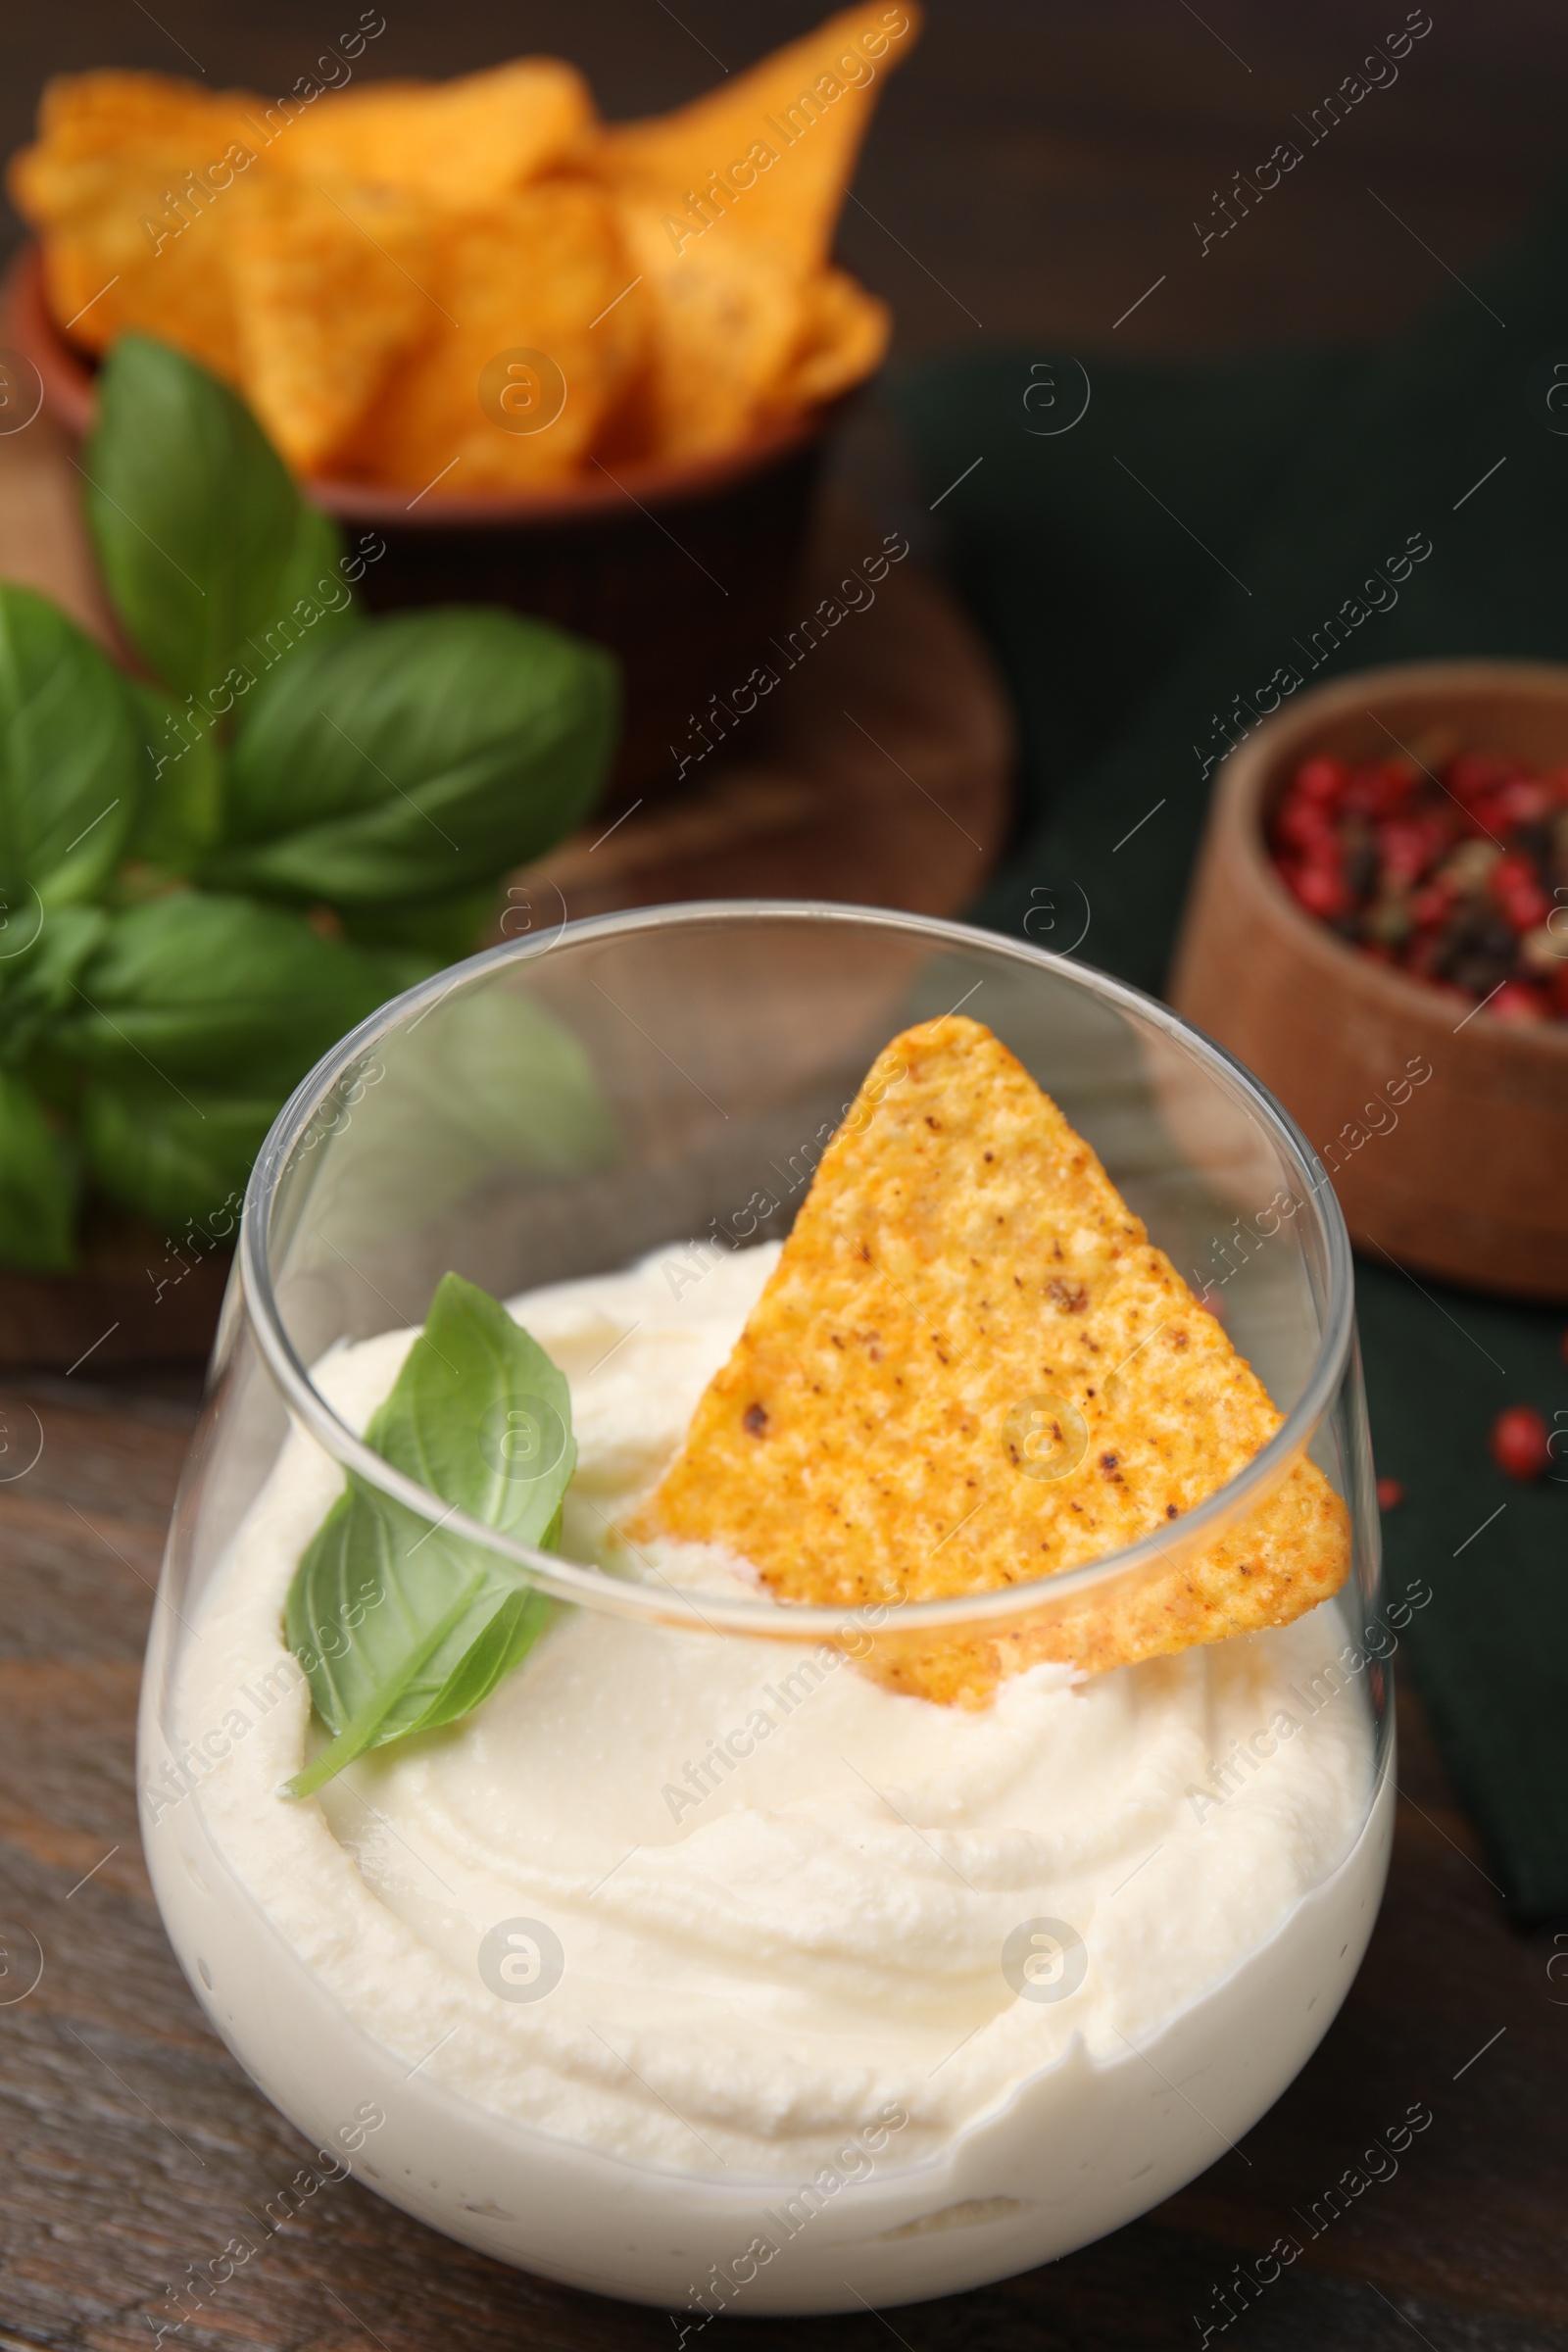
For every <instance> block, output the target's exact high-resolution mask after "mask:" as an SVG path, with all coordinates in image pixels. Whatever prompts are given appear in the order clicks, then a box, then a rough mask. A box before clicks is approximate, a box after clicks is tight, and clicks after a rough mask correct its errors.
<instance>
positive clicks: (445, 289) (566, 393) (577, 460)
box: [359, 180, 645, 493]
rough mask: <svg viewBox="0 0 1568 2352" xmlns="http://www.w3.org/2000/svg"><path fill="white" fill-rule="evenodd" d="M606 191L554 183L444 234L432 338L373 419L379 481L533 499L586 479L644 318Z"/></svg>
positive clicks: (368, 435)
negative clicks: (526, 491) (533, 491)
mask: <svg viewBox="0 0 1568 2352" xmlns="http://www.w3.org/2000/svg"><path fill="white" fill-rule="evenodd" d="M635 274H636V272H635V266H634V265H631V264H629V263H628V260H627V256H626V252H625V249H624V246H623V244H622V241H621V237H620V234H619V230H618V228H617V225H616V221H615V217H614V213H613V209H612V207H611V205H610V203H609V201H608V199H607V198H606V197H605V195H604V194H603V193H602V191H601V190H599V189H598V188H595V187H592V186H589V185H587V184H584V183H579V182H575V181H570V180H547V181H543V182H541V183H540V184H539V185H538V186H536V187H533V188H526V189H524V190H522V191H521V193H520V194H518V195H516V196H514V197H512V198H510V199H509V200H508V201H507V202H506V203H505V204H504V205H499V206H497V207H496V208H495V209H494V210H493V211H491V212H489V213H486V214H483V215H476V216H473V217H469V218H465V219H461V220H454V221H451V222H449V223H448V224H447V225H446V227H445V228H444V230H443V232H442V237H441V240H440V246H439V251H438V257H437V262H436V273H435V278H434V287H433V290H434V291H435V293H436V294H437V297H438V299H439V302H440V304H441V308H442V312H443V314H444V316H443V317H441V318H440V319H437V321H436V333H435V335H434V337H433V338H432V340H431V341H430V342H429V343H428V344H426V345H425V346H424V347H423V348H422V350H421V351H420V353H419V354H418V355H417V357H416V358H415V359H414V360H412V361H411V362H410V363H409V364H408V366H407V367H406V368H400V369H398V370H397V371H395V373H394V376H393V378H392V380H391V381H390V382H389V383H388V385H387V387H386V389H385V391H384V393H383V395H382V396H381V398H380V399H379V400H378V401H377V403H376V404H375V410H374V415H373V417H370V418H368V420H367V425H366V430H365V434H364V437H363V441H362V444H361V448H360V453H359V464H360V466H362V467H363V468H364V469H365V470H366V471H368V473H369V474H370V475H371V476H372V478H374V479H377V480H382V481H391V482H401V483H406V484H408V485H409V486H410V487H411V488H413V489H416V490H419V489H423V488H425V487H426V486H427V485H429V484H430V483H431V482H432V481H434V480H435V479H436V478H437V476H442V477H443V482H442V486H443V489H444V490H445V491H450V492H454V493H463V492H467V491H477V490H485V489H499V488H526V487H528V486H529V485H530V484H534V483H545V482H551V481H557V480H560V479H562V478H564V477H565V476H569V475H570V474H572V473H575V472H577V471H578V470H580V468H581V467H582V466H583V465H584V463H585V462H586V458H587V453H588V451H589V450H590V449H591V448H592V447H593V446H594V443H595V441H596V439H597V437H598V436H599V434H600V433H601V431H602V430H603V429H604V428H605V426H606V423H607V420H608V419H609V417H611V415H612V413H613V410H614V408H615V406H616V404H617V403H618V402H619V401H620V400H621V399H622V398H623V397H624V394H625V392H626V388H627V385H628V383H629V381H630V378H631V375H632V373H633V370H634V369H635V368H636V366H637V365H638V362H639V360H640V358H641V354H642V348H643V337H644V323H645V321H644V311H643V307H642V297H641V292H640V289H639V288H637V287H636V286H635V285H633V284H632V280H633V278H634V276H635Z"/></svg>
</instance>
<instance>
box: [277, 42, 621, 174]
mask: <svg viewBox="0 0 1568 2352" xmlns="http://www.w3.org/2000/svg"><path fill="white" fill-rule="evenodd" d="M593 122H594V106H593V99H592V97H591V96H590V94H589V90H588V85H587V83H586V82H585V81H584V80H583V77H582V75H581V74H580V73H577V72H576V71H575V69H574V68H572V67H571V66H568V65H564V64H563V63H562V62H561V61H560V60H559V59H558V58H553V57H519V58H515V59H514V60H513V62H512V63H511V64H510V65H505V66H496V67H494V68H493V69H492V70H491V71H490V72H488V73H467V74H464V75H463V76H461V77H460V78H459V79H457V80H455V81H439V82H428V81H378V82H371V83H370V84H368V86H367V87H366V88H364V89H350V90H345V91H344V92H343V93H342V94H341V95H337V94H334V93H332V92H328V93H327V94H326V95H325V96H324V97H321V98H319V99H317V100H315V101H314V103H313V104H312V105H311V106H310V107H308V108H307V109H306V110H305V111H304V112H303V113H302V114H301V115H300V116H299V117H298V119H297V120H296V121H294V122H292V123H290V124H289V126H288V131H287V136H286V137H285V138H282V139H280V140H279V143H278V147H277V153H276V161H277V164H278V166H279V168H280V169H282V170H284V171H287V172H293V173H294V174H295V175H296V176H297V177H300V178H303V179H311V180H315V179H320V178H325V179H329V180H330V179H338V178H342V179H358V180H379V181H380V182H381V183H382V184H383V185H384V186H386V187H389V188H395V189H397V190H399V191H401V192H402V193H403V194H404V195H406V196H413V197H417V198H418V199H420V201H421V202H423V203H425V204H428V205H432V206H434V207H437V208H438V209H440V210H443V211H447V212H472V213H482V212H484V211H486V210H488V209H489V207H490V206H492V205H494V204H497V203H499V202H501V201H502V200H503V199H504V198H505V197H507V196H510V195H512V194H513V193H514V192H515V190H516V189H518V188H521V187H525V186H526V185H527V183H528V182H529V181H530V180H533V179H537V178H538V177H539V175H540V174H541V173H542V172H548V171H551V170H553V169H555V168H557V167H558V166H560V165H561V164H563V163H564V162H566V161H567V160H568V159H569V158H570V157H571V156H572V155H573V154H574V153H575V152H576V151H577V150H578V149H580V148H582V147H583V146H584V145H585V144H586V142H587V139H588V136H589V134H590V131H591V128H592V125H593Z"/></svg>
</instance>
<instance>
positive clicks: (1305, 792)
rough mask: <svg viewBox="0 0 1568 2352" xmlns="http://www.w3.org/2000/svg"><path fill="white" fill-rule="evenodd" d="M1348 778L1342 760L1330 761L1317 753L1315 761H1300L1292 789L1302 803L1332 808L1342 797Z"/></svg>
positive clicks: (1347, 771)
mask: <svg viewBox="0 0 1568 2352" xmlns="http://www.w3.org/2000/svg"><path fill="white" fill-rule="evenodd" d="M1349 776H1350V771H1349V769H1348V767H1347V766H1346V764H1345V761H1344V760H1331V759H1329V758H1328V756H1327V755H1326V754H1325V753H1319V754H1318V756H1317V758H1316V759H1313V760H1302V761H1301V764H1300V766H1299V768H1298V769H1297V771H1296V774H1295V777H1294V778H1293V784H1292V788H1293V790H1294V791H1296V792H1298V793H1299V795H1300V797H1301V799H1302V800H1303V801H1311V802H1312V803H1314V804H1315V806H1317V807H1318V808H1320V809H1332V808H1333V807H1334V806H1335V805H1336V804H1337V803H1338V801H1339V800H1340V799H1341V797H1342V796H1343V794H1344V791H1345V787H1346V785H1347V784H1348V781H1349Z"/></svg>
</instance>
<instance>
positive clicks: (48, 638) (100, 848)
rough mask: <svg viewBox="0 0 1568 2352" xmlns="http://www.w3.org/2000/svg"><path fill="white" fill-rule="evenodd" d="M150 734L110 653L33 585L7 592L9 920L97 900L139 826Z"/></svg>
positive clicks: (1, 685)
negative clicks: (32, 910)
mask: <svg viewBox="0 0 1568 2352" xmlns="http://www.w3.org/2000/svg"><path fill="white" fill-rule="evenodd" d="M141 760H142V750H141V732H140V728H139V725H138V723H137V719H136V715H135V711H134V708H133V705H132V702H131V698H130V692H129V688H128V687H127V685H126V683H125V681H124V679H123V677H122V676H121V674H120V672H119V670H117V669H116V667H115V665H114V663H113V662H111V661H110V660H109V658H108V656H107V655H106V654H104V653H102V652H101V651H100V650H99V648H98V647H97V646H96V645H94V644H93V642H92V639H91V638H90V637H87V636H84V635H83V633H82V631H81V630H80V629H78V628H77V626H76V624H75V622H74V621H73V620H68V619H67V617H66V615H65V613H62V612H61V611H60V610H59V609H58V607H56V606H54V605H51V604H50V603H49V602H48V600H47V599H46V598H44V597H41V596H34V594H33V593H32V591H31V589H30V588H16V587H12V586H10V585H6V584H0V901H3V902H4V904H3V907H0V912H4V913H5V915H6V916H7V918H8V920H9V919H11V918H13V917H15V918H16V919H19V920H21V921H23V922H24V923H25V922H26V921H27V919H28V917H27V908H28V907H40V906H41V907H44V908H47V907H62V906H65V905H67V904H69V903H70V901H72V900H73V899H84V898H88V897H90V896H91V895H92V894H93V893H94V892H95V891H97V890H99V889H101V888H102V887H103V885H104V883H105V882H106V881H107V880H108V878H109V876H110V875H111V874H112V873H113V871H114V869H115V865H116V863H117V862H118V860H119V858H120V855H121V852H122V850H123V846H124V843H125V841H126V839H127V837H128V835H129V833H130V830H131V828H132V826H133V825H134V823H135V821H136V812H137V805H138V802H139V799H140V795H141V789H142V773H141Z"/></svg>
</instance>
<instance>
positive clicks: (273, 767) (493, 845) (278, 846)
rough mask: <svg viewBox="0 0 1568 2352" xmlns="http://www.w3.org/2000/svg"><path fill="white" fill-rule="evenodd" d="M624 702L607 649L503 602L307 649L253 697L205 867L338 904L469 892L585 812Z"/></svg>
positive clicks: (538, 849) (228, 881)
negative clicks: (502, 609)
mask: <svg viewBox="0 0 1568 2352" xmlns="http://www.w3.org/2000/svg"><path fill="white" fill-rule="evenodd" d="M617 701H618V691H617V685H616V673H615V666H614V663H613V660H612V658H611V656H610V655H608V654H606V653H604V652H603V651H601V650H600V648H598V647H597V646H591V645H587V644H583V643H580V642H579V641H578V640H577V639H575V638H572V637H568V636H566V635H564V633H563V632H562V631H561V630H559V629H554V628H551V627H550V626H549V625H548V623H546V622H544V621H538V620H522V619H519V618H518V617H517V616H516V615H515V614H514V613H497V612H488V611H478V610H473V611H469V610H466V609H462V608H458V607H447V608H445V609H444V610H442V611H440V612H434V613H399V614H396V615H394V616H392V617H391V618H389V619H384V620H378V621H375V622H373V623H371V624H369V625H368V626H367V627H366V628H364V629H362V630H360V631H359V632H358V633H357V634H356V635H354V636H353V637H349V638H343V639H339V640H338V641H337V642H335V643H333V642H327V643H324V644H323V643H318V644H315V645H312V646H309V647H306V648H304V649H302V650H301V651H300V652H299V653H298V654H297V655H296V656H295V657H294V659H293V661H292V662H290V664H289V667H288V670H287V671H286V672H285V673H283V674H282V675H281V676H280V677H279V678H278V679H277V680H276V681H275V682H273V681H270V680H269V681H267V682H266V683H265V684H264V685H262V686H260V687H259V688H258V689H257V692H256V694H255V696H254V697H253V698H252V699H251V700H250V701H249V702H248V703H247V704H246V707H245V710H244V713H243V716H242V718H241V720H240V724H239V728H238V732H237V734H236V737H235V742H234V750H233V759H232V762H231V765H230V770H229V778H228V806H227V811H226V816H225V824H224V832H225V841H224V846H223V847H222V848H221V850H220V851H218V852H217V853H216V854H215V856H214V857H213V858H211V859H210V860H209V862H208V865H207V867H206V868H205V874H206V878H207V879H208V880H209V881H210V882H212V883H213V884H215V885H217V886H219V887H222V888H230V889H232V888H241V889H246V890H256V891H262V892H265V893H268V894H270V895H273V896H277V897H283V898H294V899H303V900H307V901H317V900H323V899H324V900H325V901H326V902H327V903H328V904H329V905H331V906H336V907H360V906H364V905H366V904H367V903H369V902H374V901H379V900H400V901H416V900H424V899H446V898H451V897H453V896H454V895H455V894H456V893H458V892H460V891H466V890H471V889H475V888H477V887H478V886H479V885H480V884H482V883H486V882H491V881H493V880H494V878H495V877H496V876H497V875H498V874H500V873H503V872H505V871H506V869H507V868H508V867H509V866H513V865H517V864H521V863H522V862H523V861H524V860H526V859H527V858H536V857H538V856H539V855H540V854H541V853H542V852H543V851H544V850H546V849H548V848H549V847H550V845H551V844H552V843H553V842H556V841H559V840H560V839H561V837H562V836H563V835H564V834H565V833H568V832H570V831H571V829H572V827H573V826H574V825H576V824H578V823H580V822H581V820H582V819H583V818H584V817H585V816H586V815H587V813H588V810H589V809H591V808H592V806H593V803H594V800H595V798H596V797H597V795H598V792H599V789H600V786H601V784H602V783H603V781H604V776H605V771H606V769H607V767H608V765H609V761H610V755H611V752H612V750H613V743H614V733H615V723H616V711H617Z"/></svg>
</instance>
